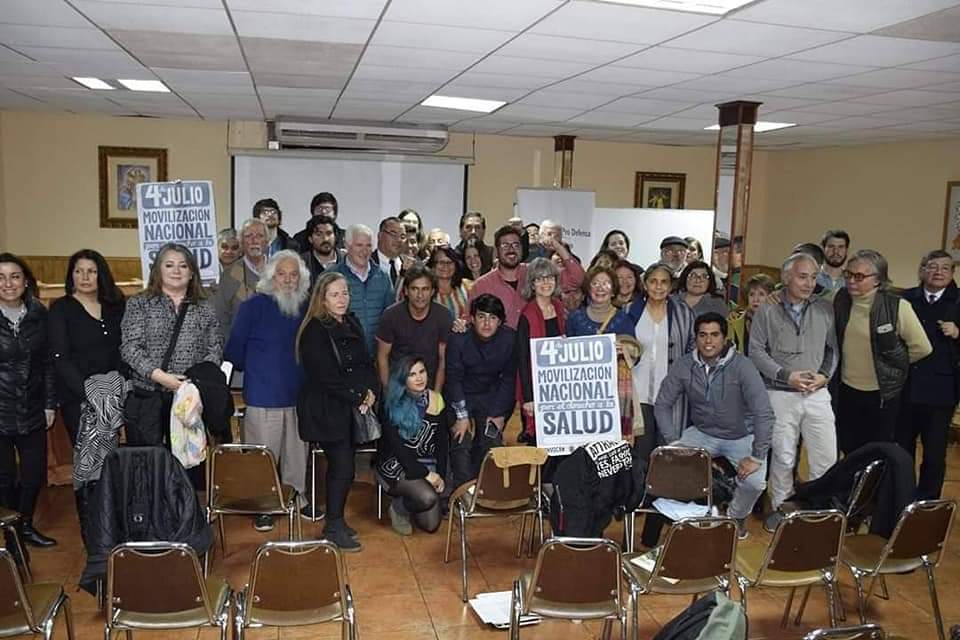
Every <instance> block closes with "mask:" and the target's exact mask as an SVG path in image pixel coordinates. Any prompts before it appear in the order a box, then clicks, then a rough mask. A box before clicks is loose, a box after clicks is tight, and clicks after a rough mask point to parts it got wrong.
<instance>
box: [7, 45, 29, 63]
mask: <svg viewBox="0 0 960 640" xmlns="http://www.w3.org/2000/svg"><path fill="white" fill-rule="evenodd" d="M5 60H9V61H16V62H30V58H27V57H26V56H22V55H20V54H19V53H17V52H16V51H14V50H13V49H8V48H6V47H4V46H2V45H0V62H3V61H5Z"/></svg>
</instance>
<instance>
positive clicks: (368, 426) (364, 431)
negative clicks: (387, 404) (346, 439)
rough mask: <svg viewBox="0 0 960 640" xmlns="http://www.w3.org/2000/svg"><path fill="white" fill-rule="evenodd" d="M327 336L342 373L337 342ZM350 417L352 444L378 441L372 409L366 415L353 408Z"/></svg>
mask: <svg viewBox="0 0 960 640" xmlns="http://www.w3.org/2000/svg"><path fill="white" fill-rule="evenodd" d="M327 336H328V337H329V338H330V346H331V347H332V348H333V357H334V358H336V359H337V367H338V368H339V369H340V371H343V360H341V359H340V350H339V349H337V341H336V340H334V339H333V334H331V333H329V332H327ZM350 415H351V417H352V418H353V424H351V425H350V439H351V440H352V441H353V444H357V445H359V444H366V443H368V442H373V441H374V440H379V439H380V436H381V435H382V434H383V429H381V427H380V420H379V419H378V418H377V414H376V413H374V411H373V408H372V407H369V408H367V411H366V413H360V408H359V407H353V410H352V411H351V412H350Z"/></svg>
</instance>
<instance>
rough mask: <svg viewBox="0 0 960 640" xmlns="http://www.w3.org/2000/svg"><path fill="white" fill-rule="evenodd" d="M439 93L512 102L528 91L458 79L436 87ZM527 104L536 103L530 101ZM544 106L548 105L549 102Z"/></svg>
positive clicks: (528, 91)
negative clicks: (488, 85)
mask: <svg viewBox="0 0 960 640" xmlns="http://www.w3.org/2000/svg"><path fill="white" fill-rule="evenodd" d="M437 91H439V92H441V95H448V96H455V97H457V98H480V99H481V100H503V101H504V102H513V101H514V100H518V99H520V98H522V97H523V96H525V95H527V94H528V93H530V90H529V89H527V88H520V89H518V88H513V87H478V86H476V85H470V84H464V83H462V82H461V81H460V80H459V79H457V80H455V81H454V82H451V83H450V84H446V85H443V88H442V89H440V88H439V87H438V88H437ZM528 104H537V103H534V102H530V103H528ZM545 106H550V105H549V104H547V105H545ZM559 106H566V105H559Z"/></svg>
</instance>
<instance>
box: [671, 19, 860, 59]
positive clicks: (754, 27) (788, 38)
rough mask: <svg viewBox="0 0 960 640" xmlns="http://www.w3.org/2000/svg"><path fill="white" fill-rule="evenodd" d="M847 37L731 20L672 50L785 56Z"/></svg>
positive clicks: (686, 38) (681, 41) (675, 43)
mask: <svg viewBox="0 0 960 640" xmlns="http://www.w3.org/2000/svg"><path fill="white" fill-rule="evenodd" d="M847 37H849V34H846V33H841V32H839V31H820V30H817V29H804V28H797V27H781V26H778V25H769V24H759V23H756V22H741V21H738V20H729V19H728V20H721V21H719V22H715V23H713V24H711V25H709V26H706V27H704V28H703V29H699V30H698V31H696V32H694V33H691V34H688V35H685V36H682V37H680V38H677V39H676V40H671V41H670V46H671V47H677V48H680V49H694V50H697V51H716V52H719V53H739V54H743V55H753V56H783V55H787V54H789V53H793V52H795V51H801V50H803V49H809V48H810V47H817V46H820V45H824V44H827V43H829V42H836V41H837V40H841V39H843V38H847Z"/></svg>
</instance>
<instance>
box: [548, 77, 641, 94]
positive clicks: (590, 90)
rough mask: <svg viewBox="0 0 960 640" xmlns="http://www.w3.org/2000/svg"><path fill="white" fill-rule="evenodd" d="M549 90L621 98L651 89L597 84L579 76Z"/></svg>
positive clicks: (554, 85) (606, 83)
mask: <svg viewBox="0 0 960 640" xmlns="http://www.w3.org/2000/svg"><path fill="white" fill-rule="evenodd" d="M549 88H550V89H555V90H557V91H567V92H570V93H585V94H588V95H596V96H609V97H611V98H619V97H621V96H627V95H631V94H634V93H638V92H641V91H646V90H647V89H649V88H650V87H649V86H644V85H638V84H631V83H624V82H596V81H592V80H586V79H584V77H583V76H578V77H576V78H570V79H569V80H564V81H562V82H558V83H556V84H553V85H551V86H550V87H549Z"/></svg>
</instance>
